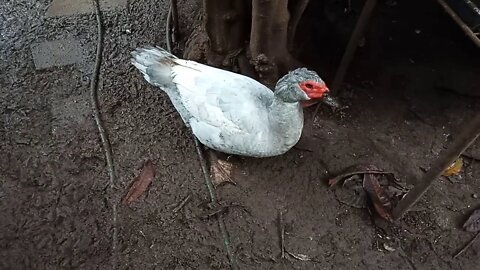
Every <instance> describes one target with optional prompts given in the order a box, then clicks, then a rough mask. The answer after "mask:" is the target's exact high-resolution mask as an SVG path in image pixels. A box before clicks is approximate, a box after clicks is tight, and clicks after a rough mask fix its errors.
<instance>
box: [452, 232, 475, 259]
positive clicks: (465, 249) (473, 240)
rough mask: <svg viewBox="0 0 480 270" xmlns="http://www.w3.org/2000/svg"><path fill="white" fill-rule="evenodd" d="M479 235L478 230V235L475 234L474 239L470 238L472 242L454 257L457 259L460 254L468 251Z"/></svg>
mask: <svg viewBox="0 0 480 270" xmlns="http://www.w3.org/2000/svg"><path fill="white" fill-rule="evenodd" d="M479 235H480V232H478V233H477V235H475V237H473V238H472V240H470V242H468V243H467V244H466V245H465V246H464V247H463V248H462V249H461V250H460V251H459V252H458V253H457V254H455V256H453V258H454V259H456V258H457V257H458V256H460V255H462V254H463V253H464V252H465V251H467V249H468V248H469V247H470V246H471V245H472V244H473V242H475V240H477V238H478V236H479Z"/></svg>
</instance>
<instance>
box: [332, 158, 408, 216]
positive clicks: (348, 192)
mask: <svg viewBox="0 0 480 270" xmlns="http://www.w3.org/2000/svg"><path fill="white" fill-rule="evenodd" d="M342 180H344V182H343V185H342V187H343V189H345V191H342V192H343V193H342V192H340V191H338V190H336V192H335V196H336V198H337V200H338V201H340V202H341V203H344V204H347V205H350V206H353V207H356V208H364V207H366V206H367V201H369V202H371V206H372V208H373V209H375V212H376V213H377V214H378V215H380V217H382V218H383V219H385V220H388V221H390V222H392V221H393V216H392V213H391V211H392V209H393V206H394V205H395V203H397V202H398V200H399V198H400V197H401V196H403V194H405V193H406V192H407V190H405V188H404V187H403V186H402V185H401V184H400V182H399V181H398V179H397V178H395V175H394V174H393V173H391V172H385V171H382V170H380V169H378V168H377V167H376V166H374V165H364V164H361V165H354V166H351V167H348V168H347V169H345V170H344V172H342V173H341V174H339V175H337V176H335V177H334V178H331V179H330V180H329V181H328V184H329V185H330V187H332V186H334V185H336V184H338V183H339V182H340V181H342ZM352 195H353V198H352ZM367 198H368V200H367ZM369 210H370V209H369Z"/></svg>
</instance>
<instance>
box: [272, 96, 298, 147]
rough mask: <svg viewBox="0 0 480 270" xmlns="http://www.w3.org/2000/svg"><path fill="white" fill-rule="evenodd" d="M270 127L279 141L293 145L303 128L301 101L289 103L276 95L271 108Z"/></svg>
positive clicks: (288, 145)
mask: <svg viewBox="0 0 480 270" xmlns="http://www.w3.org/2000/svg"><path fill="white" fill-rule="evenodd" d="M268 117H269V120H270V121H269V122H270V128H271V130H272V131H273V132H275V134H274V135H275V137H277V138H278V139H279V142H278V143H282V144H284V145H285V146H286V147H292V146H293V145H295V144H296V143H297V142H298V140H299V139H300V135H301V134H302V129H303V109H302V106H301V105H300V103H299V102H295V103H287V102H284V101H282V100H281V99H280V98H278V97H275V98H274V99H273V102H272V104H271V105H270V108H269V116H268Z"/></svg>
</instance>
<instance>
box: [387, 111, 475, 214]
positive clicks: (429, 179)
mask: <svg viewBox="0 0 480 270" xmlns="http://www.w3.org/2000/svg"><path fill="white" fill-rule="evenodd" d="M479 135H480V113H477V115H475V116H474V118H473V119H472V120H471V121H470V122H469V123H467V124H466V127H465V129H464V130H463V131H462V132H461V133H460V135H458V137H457V138H456V139H455V140H454V142H453V143H452V144H451V145H450V147H449V148H447V149H446V150H444V151H442V153H441V154H440V157H439V158H438V159H437V160H436V161H435V162H434V163H433V164H432V166H431V168H430V169H429V170H428V171H427V172H426V173H425V174H424V175H423V177H422V178H421V180H420V181H418V182H417V183H416V185H415V186H414V187H413V188H412V190H410V191H409V192H408V193H407V195H406V196H405V198H403V199H402V200H401V201H400V202H399V203H398V205H397V207H395V208H394V209H393V217H394V219H395V220H398V219H400V218H402V217H403V215H404V214H405V213H406V212H407V211H408V210H409V209H410V208H411V207H412V206H413V205H414V204H415V203H416V202H417V201H418V200H419V199H420V198H421V197H422V195H423V194H424V193H425V192H426V191H427V190H428V188H430V186H431V185H432V183H433V181H435V179H437V178H438V177H439V176H440V175H441V174H442V173H443V172H444V171H445V170H446V169H447V168H448V167H449V166H450V165H451V164H452V163H453V162H454V161H455V160H456V159H457V158H458V157H459V156H460V155H461V154H462V153H463V152H464V151H465V150H466V149H467V148H468V146H470V145H471V144H472V143H473V142H474V141H475V140H476V139H477V138H478V136H479Z"/></svg>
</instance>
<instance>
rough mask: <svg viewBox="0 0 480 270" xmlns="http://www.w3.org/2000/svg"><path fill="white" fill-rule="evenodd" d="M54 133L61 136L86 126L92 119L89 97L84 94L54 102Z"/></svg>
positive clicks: (52, 109)
mask: <svg viewBox="0 0 480 270" xmlns="http://www.w3.org/2000/svg"><path fill="white" fill-rule="evenodd" d="M51 112H52V116H53V120H52V133H53V134H54V135H61V134H65V133H68V131H70V132H71V131H72V128H74V129H76V128H79V127H81V126H83V125H84V122H85V121H87V120H89V119H90V115H91V107H90V99H89V95H88V94H86V93H84V94H81V95H77V96H70V97H67V98H64V99H60V100H54V101H53V102H52V108H51ZM89 122H90V121H89Z"/></svg>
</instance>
